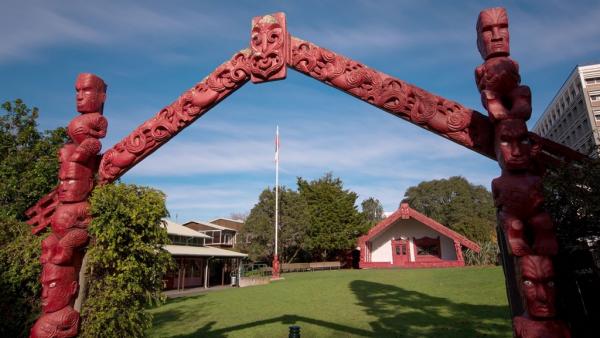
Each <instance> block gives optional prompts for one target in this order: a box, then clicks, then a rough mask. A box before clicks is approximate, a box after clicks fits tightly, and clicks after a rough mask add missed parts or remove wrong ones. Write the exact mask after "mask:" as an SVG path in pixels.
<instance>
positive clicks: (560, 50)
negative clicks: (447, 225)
mask: <svg viewBox="0 0 600 338" xmlns="http://www.w3.org/2000/svg"><path fill="white" fill-rule="evenodd" d="M499 5H501V6H504V7H506V8H507V10H508V14H509V18H510V32H511V49H512V56H513V58H514V59H516V60H517V61H518V62H519V63H520V65H521V75H522V79H523V83H525V84H527V85H529V86H530V87H531V88H532V91H533V111H534V112H533V117H532V119H531V120H530V121H529V125H530V126H533V124H534V123H535V121H536V119H537V117H538V116H539V115H540V113H541V112H542V111H543V109H544V108H545V107H546V105H547V103H548V102H549V101H550V100H551V99H552V97H553V95H554V93H555V92H556V91H557V89H558V88H559V87H560V86H561V85H562V83H563V81H564V80H565V79H566V77H567V75H568V74H569V73H570V72H571V70H572V69H573V67H574V66H575V65H576V64H578V63H586V62H590V61H598V60H600V24H599V23H600V3H598V2H597V1H569V2H568V3H567V2H565V1H527V2H525V1H521V2H517V1H510V2H498V1H494V2H492V1H480V2H477V1H465V2H454V1H452V2H450V1H412V2H408V1H294V2H292V1H286V2H283V1H260V2H259V1H235V2H234V1H221V2H219V3H217V2H214V1H213V2H208V1H206V2H199V1H193V2H192V1H188V2H184V1H168V2H166V1H160V2H158V1H157V2H150V1H146V2H139V3H135V2H125V1H102V2H88V1H79V2H75V1H72V2H67V1H18V2H17V1H2V4H1V5H0V8H1V9H2V10H1V11H0V12H1V14H0V36H1V37H2V43H1V44H0V78H1V79H2V81H0V101H6V100H13V99H16V98H22V99H23V100H25V102H26V103H27V104H29V105H31V106H37V107H39V108H40V111H41V116H40V126H41V127H42V128H43V129H52V128H56V127H58V126H64V125H66V124H67V123H68V121H70V119H72V118H73V117H74V116H75V115H76V111H75V96H74V89H73V88H74V81H75V78H76V76H77V74H78V73H81V72H92V73H96V74H98V75H100V76H101V77H102V78H104V80H105V81H106V82H107V83H108V85H109V88H108V99H107V102H106V105H105V116H106V117H107V119H108V120H109V132H108V135H107V137H106V138H105V139H104V140H103V144H104V149H108V148H109V147H111V146H112V145H113V144H115V143H116V142H118V141H119V140H120V139H122V138H123V137H124V136H126V135H127V134H128V133H129V132H130V131H131V130H133V129H134V128H135V127H136V126H138V125H139V124H141V123H142V122H143V121H145V120H146V119H148V118H150V117H152V116H153V115H154V114H155V113H157V112H158V111H159V110H160V109H161V108H162V107H164V106H166V105H168V104H169V103H171V102H172V101H173V100H174V99H175V98H177V97H178V96H179V95H180V94H181V93H182V92H183V91H184V90H187V89H188V88H190V87H191V86H192V85H193V84H195V83H196V82H198V81H200V80H201V79H203V78H204V77H205V76H206V75H208V74H209V73H210V72H211V71H212V70H213V69H214V68H215V67H217V66H218V65H220V64H221V63H222V62H223V61H225V60H227V59H228V58H229V57H230V56H231V55H232V54H234V53H235V52H237V51H238V50H240V49H244V48H246V47H247V46H248V42H249V35H250V22H251V19H252V17H254V16H258V15H264V14H268V13H273V12H277V11H283V12H285V13H286V15H287V21H288V30H289V32H290V33H291V34H292V35H293V36H296V37H299V38H302V39H305V40H309V41H311V42H313V43H316V44H317V45H320V46H322V47H325V48H328V49H331V50H333V51H336V52H338V53H341V54H343V55H345V56H347V57H350V58H352V59H354V60H357V61H360V62H363V63H365V64H366V65H368V66H370V67H372V68H375V69H377V70H380V71H383V72H385V73H387V74H390V75H393V76H395V77H398V78H400V79H402V80H404V81H407V82H410V83H413V84H415V85H417V86H419V87H421V88H424V89H426V90H428V91H431V92H433V93H435V94H438V95H441V96H444V97H446V98H449V99H453V100H456V101H458V102H461V103H462V104H464V105H466V106H469V107H472V108H474V109H476V110H479V111H483V109H482V107H481V104H480V101H479V93H478V92H477V89H476V87H475V84H474V76H473V70H474V68H475V67H476V66H477V65H479V64H480V63H481V60H480V57H479V54H478V52H477V48H476V43H475V39H476V34H475V21H476V19H477V15H478V13H479V11H480V10H482V9H484V8H487V7H494V6H499ZM277 124H278V125H279V126H280V132H281V171H280V180H281V184H284V185H287V186H289V187H292V188H295V182H296V177H298V176H301V177H303V178H307V179H314V178H318V177H320V176H322V175H323V173H325V172H328V171H332V172H333V173H334V175H336V176H339V177H340V178H341V179H342V180H343V181H344V183H345V187H346V188H348V189H351V190H353V191H355V192H357V193H358V194H359V200H358V202H359V203H360V201H362V200H363V199H366V198H368V197H370V196H372V197H375V198H378V199H379V200H380V201H381V202H382V203H383V206H384V208H385V210H386V211H393V210H395V209H396V208H397V206H398V204H399V202H400V200H401V199H402V197H403V196H404V191H405V190H406V188H407V187H409V186H411V185H415V184H418V183H419V182H420V181H423V180H431V179H439V178H445V177H449V176H454V175H461V176H464V177H466V178H467V179H468V180H470V181H471V182H474V183H477V184H482V185H484V186H486V187H489V185H490V181H491V179H492V178H494V177H496V176H498V174H499V169H498V167H497V165H496V163H495V162H493V161H491V160H489V159H487V158H484V157H482V156H480V155H478V154H475V153H473V152H471V151H469V150H467V149H464V148H462V147H461V146H458V145H456V144H454V143H452V142H450V141H447V140H444V139H442V138H440V137H438V136H436V135H434V134H431V133H429V132H427V131H424V130H422V129H420V128H418V127H416V126H413V125H411V124H409V123H407V122H405V121H403V120H401V119H398V118H396V117H394V116H392V115H389V114H387V113H385V112H382V111H380V110H378V109H376V108H373V107H371V106H369V105H368V104H366V103H364V102H361V101H358V100H356V99H354V98H352V97H350V96H348V95H345V94H343V93H341V92H339V91H337V90H335V89H333V88H330V87H328V86H325V85H323V84H321V83H319V82H317V81H315V80H313V79H310V78H308V77H305V76H304V75H301V74H299V73H296V72H295V71H293V70H290V71H289V72H288V78H287V79H286V80H285V81H279V82H273V83H265V84H259V85H254V84H251V83H249V84H247V85H246V86H244V87H242V88H241V89H240V90H238V91H237V92H236V93H234V94H233V95H232V96H230V97H229V98H228V99H227V100H225V102H223V103H221V104H220V105H218V106H217V107H215V108H213V109H212V110H211V111H210V112H209V113H207V114H206V115H205V116H204V117H202V118H201V119H199V120H198V121H196V122H195V123H194V124H192V125H191V126H190V127H188V128H187V129H186V130H184V131H183V132H182V133H181V134H179V135H178V136H177V137H176V138H174V139H173V140H171V141H170V142H169V143H168V144H166V145H165V146H163V147H162V148H161V149H159V150H158V151H157V152H155V153H154V154H153V155H151V156H150V157H148V158H147V159H146V160H145V161H144V162H142V163H141V164H139V165H138V166H136V167H135V168H134V169H132V170H131V171H129V172H128V173H127V174H126V175H125V176H124V177H123V181H124V182H127V183H136V184H144V185H150V186H153V187H156V188H159V189H161V190H163V191H164V192H165V193H166V194H167V196H168V199H167V206H168V208H169V210H170V212H171V217H172V218H173V219H175V218H176V219H177V220H178V221H180V222H184V221H187V220H190V219H197V220H210V219H212V218H216V217H228V216H229V215H230V214H231V213H232V212H247V211H249V210H250V209H251V208H252V206H253V205H254V204H255V203H256V201H257V197H258V194H259V193H260V191H262V189H264V188H265V187H267V186H273V185H274V178H275V174H274V163H273V150H274V145H273V138H274V133H275V126H276V125H277Z"/></svg>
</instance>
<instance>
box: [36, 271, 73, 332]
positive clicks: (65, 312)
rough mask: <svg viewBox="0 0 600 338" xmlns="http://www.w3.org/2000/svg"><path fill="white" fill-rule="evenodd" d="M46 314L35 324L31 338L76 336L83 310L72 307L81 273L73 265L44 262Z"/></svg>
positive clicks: (43, 278) (44, 302)
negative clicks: (78, 273) (77, 272)
mask: <svg viewBox="0 0 600 338" xmlns="http://www.w3.org/2000/svg"><path fill="white" fill-rule="evenodd" d="M41 282H42V316H41V317H40V318H39V319H38V320H37V321H36V323H35V325H34V326H33V327H32V328H31V332H30V337H31V338H38V337H39V338H42V337H43V338H48V337H56V338H59V337H74V336H76V335H77V330H78V325H79V313H78V312H77V311H75V310H74V309H73V307H72V301H73V297H74V296H75V294H77V288H78V284H77V276H76V272H75V268H74V267H73V266H59V265H54V264H50V263H47V264H44V266H43V269H42V278H41Z"/></svg>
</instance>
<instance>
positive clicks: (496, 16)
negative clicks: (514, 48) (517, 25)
mask: <svg viewBox="0 0 600 338" xmlns="http://www.w3.org/2000/svg"><path fill="white" fill-rule="evenodd" d="M509 40H510V39H509V34H508V16H507V15H506V10H505V9H504V8H501V7H496V8H489V9H486V10H483V11H481V13H479V18H478V19H477V48H478V49H479V53H480V54H481V57H482V58H483V59H484V60H487V59H489V58H491V57H494V56H508V55H510V44H509V43H510V41H509Z"/></svg>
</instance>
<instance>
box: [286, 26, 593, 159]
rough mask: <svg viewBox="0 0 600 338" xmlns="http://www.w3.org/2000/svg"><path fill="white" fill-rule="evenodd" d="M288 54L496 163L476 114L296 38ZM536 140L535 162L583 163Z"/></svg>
mask: <svg viewBox="0 0 600 338" xmlns="http://www.w3.org/2000/svg"><path fill="white" fill-rule="evenodd" d="M291 50H292V51H291V53H292V55H291V57H290V58H289V59H288V66H289V67H290V68H293V69H295V70H297V71H299V72H300V73H302V74H305V75H307V76H310V77H312V78H314V79H316V80H319V81H321V82H323V83H325V84H328V85H330V86H332V87H335V88H337V89H340V90H341V91H343V92H345V93H347V94H350V95H352V96H354V97H357V98H359V99H361V100H363V101H365V102H367V103H370V104H372V105H374V106H376V107H377V108H380V109H382V110H384V111H386V112H388V113H390V114H393V115H395V116H397V117H400V118H402V119H404V120H406V121H409V122H411V123H413V124H416V125H418V126H420V127H422V128H425V129H427V130H429V131H431V132H433V133H435V134H437V135H440V136H442V137H445V138H447V139H449V140H452V141H454V142H456V143H458V144H460V145H462V146H464V147H467V148H469V149H471V150H473V151H476V152H478V153H480V154H482V155H484V156H487V157H488V158H490V159H492V160H496V155H495V152H494V140H493V135H494V132H493V127H492V123H491V122H490V121H489V119H488V117H487V116H485V115H483V114H481V113H480V112H478V111H476V110H473V109H470V108H467V107H465V106H463V105H461V104H459V103H457V102H455V101H452V100H448V99H445V98H443V97H440V96H437V95H434V94H432V93H429V92H427V91H425V90H423V89H421V88H419V87H417V86H414V85H411V84H409V83H407V82H405V81H402V80H400V79H397V78H394V77H392V76H390V75H387V74H385V73H382V72H379V71H377V70H374V69H372V68H369V67H368V66H366V65H364V64H361V63H359V62H356V61H354V60H352V59H349V58H347V57H345V56H343V55H340V54H337V53H334V52H332V51H330V50H327V49H325V48H322V47H319V46H317V45H315V44H313V43H311V42H308V41H304V40H302V39H299V38H296V37H292V38H291ZM532 134H533V133H532ZM534 135H535V134H534ZM535 136H536V137H535V140H534V141H536V142H539V143H540V145H541V151H540V152H539V162H540V163H545V164H546V165H547V166H553V167H554V166H558V165H560V164H562V163H564V162H568V161H573V160H582V159H584V158H586V157H585V156H584V155H582V154H579V153H577V152H575V151H573V150H571V149H569V148H568V147H565V146H563V145H560V144H557V143H555V142H552V141H550V140H547V139H545V138H542V137H540V136H537V135H535Z"/></svg>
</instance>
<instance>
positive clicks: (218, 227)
mask: <svg viewBox="0 0 600 338" xmlns="http://www.w3.org/2000/svg"><path fill="white" fill-rule="evenodd" d="M190 223H196V224H200V225H204V226H207V227H211V228H213V229H215V230H231V231H237V230H236V229H232V228H229V227H224V226H222V225H217V224H213V223H210V222H202V221H189V222H185V223H184V226H186V227H189V225H188V224H190ZM198 231H210V230H198Z"/></svg>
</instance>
